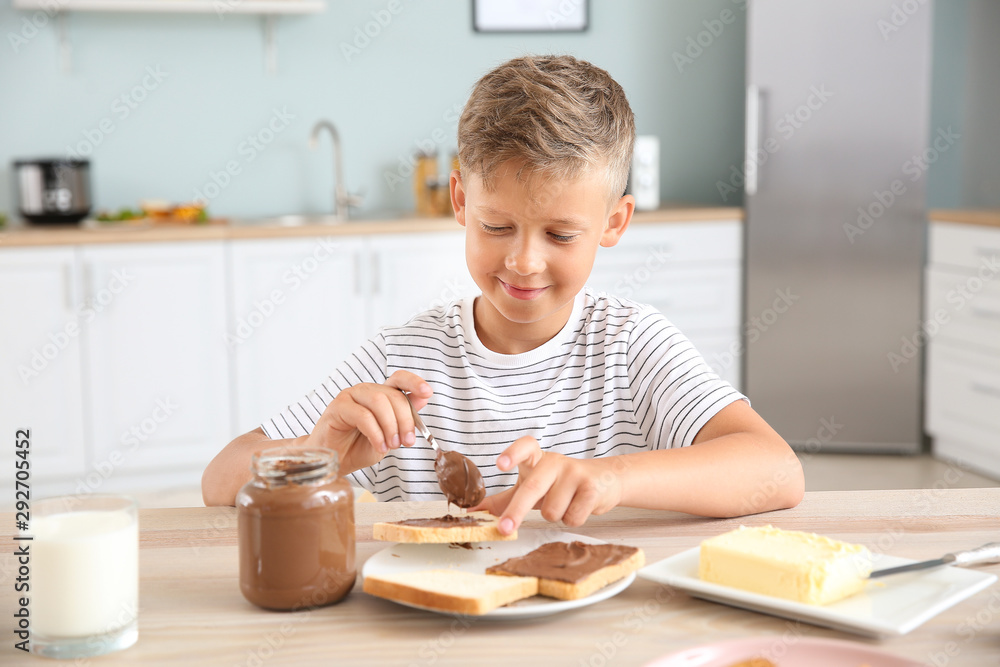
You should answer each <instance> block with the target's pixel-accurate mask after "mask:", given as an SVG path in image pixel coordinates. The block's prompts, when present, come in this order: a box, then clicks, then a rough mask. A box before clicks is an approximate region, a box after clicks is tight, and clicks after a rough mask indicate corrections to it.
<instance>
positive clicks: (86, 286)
mask: <svg viewBox="0 0 1000 667" xmlns="http://www.w3.org/2000/svg"><path fill="white" fill-rule="evenodd" d="M80 270H81V272H82V273H83V281H82V282H83V295H82V299H81V304H80V305H81V307H82V308H90V307H91V294H93V292H94V290H93V287H94V285H93V282H94V280H93V278H94V272H93V269H92V267H91V266H90V264H87V263H84V264H83V266H82V267H81V268H80Z"/></svg>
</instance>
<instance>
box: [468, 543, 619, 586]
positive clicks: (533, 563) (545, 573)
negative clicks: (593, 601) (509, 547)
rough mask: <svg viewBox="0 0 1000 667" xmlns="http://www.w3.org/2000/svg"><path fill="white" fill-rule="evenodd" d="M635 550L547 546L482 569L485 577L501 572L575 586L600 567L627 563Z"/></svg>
mask: <svg viewBox="0 0 1000 667" xmlns="http://www.w3.org/2000/svg"><path fill="white" fill-rule="evenodd" d="M637 551H638V549H637V548H636V547H626V546H623V545H621V544H585V543H584V542H549V543H548V544H543V545H542V546H540V547H538V548H537V549H535V550H534V551H532V552H531V553H529V554H526V555H524V556H520V557H518V558H511V559H510V560H508V561H505V562H503V563H500V564H499V565H494V566H492V567H489V568H487V569H486V573H487V574H495V573H497V572H503V573H504V574H513V575H517V576H519V577H538V578H540V579H555V580H557V581H565V582H568V583H571V584H575V583H576V582H578V581H581V580H583V579H586V578H587V577H588V576H590V575H591V574H593V573H594V572H597V571H598V570H600V569H601V568H602V567H608V566H609V565H617V564H618V563H621V562H622V561H624V560H628V558H630V557H631V556H632V555H633V554H634V553H635V552H637Z"/></svg>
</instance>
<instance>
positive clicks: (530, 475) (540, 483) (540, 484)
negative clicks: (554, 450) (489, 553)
mask: <svg viewBox="0 0 1000 667" xmlns="http://www.w3.org/2000/svg"><path fill="white" fill-rule="evenodd" d="M556 472H557V471H556V469H555V467H553V466H540V467H538V468H528V469H522V470H521V472H520V473H519V479H518V481H517V486H515V487H514V493H513V495H512V496H511V498H510V502H509V503H507V509H505V510H504V512H503V515H502V516H501V517H500V532H501V533H503V534H504V535H510V534H511V533H512V532H514V531H515V530H517V528H518V526H520V525H521V522H522V521H524V517H525V516H526V515H527V514H528V512H529V511H531V510H533V509H534V508H535V506H536V505H538V503H539V502H540V501H541V500H542V498H544V497H545V494H546V493H548V492H549V489H551V488H552V485H553V484H554V483H555V481H556Z"/></svg>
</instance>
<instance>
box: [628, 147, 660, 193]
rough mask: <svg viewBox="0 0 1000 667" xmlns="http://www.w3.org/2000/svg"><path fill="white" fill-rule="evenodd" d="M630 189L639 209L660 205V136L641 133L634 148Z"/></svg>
mask: <svg viewBox="0 0 1000 667" xmlns="http://www.w3.org/2000/svg"><path fill="white" fill-rule="evenodd" d="M629 178H630V186H631V187H630V191H631V193H632V196H633V197H635V208H636V210H637V211H654V210H656V209H658V208H659V207H660V138H659V137H656V136H651V135H640V136H637V137H636V138H635V147H634V148H633V149H632V171H631V172H630V174H629Z"/></svg>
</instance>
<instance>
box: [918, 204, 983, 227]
mask: <svg viewBox="0 0 1000 667" xmlns="http://www.w3.org/2000/svg"><path fill="white" fill-rule="evenodd" d="M927 217H928V218H929V219H930V220H931V221H932V222H957V223H960V224H965V225H984V226H986V227H1000V209H948V208H935V209H931V210H930V211H929V212H928V213H927Z"/></svg>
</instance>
